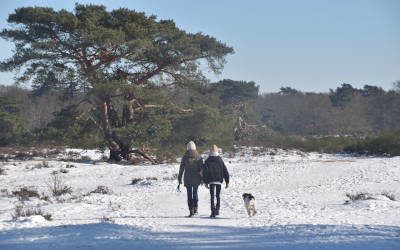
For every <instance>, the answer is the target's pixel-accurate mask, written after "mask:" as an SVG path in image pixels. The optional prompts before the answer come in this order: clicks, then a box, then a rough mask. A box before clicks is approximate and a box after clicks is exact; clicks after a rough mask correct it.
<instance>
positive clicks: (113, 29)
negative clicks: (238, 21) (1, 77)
mask: <svg viewBox="0 0 400 250" xmlns="http://www.w3.org/2000/svg"><path fill="white" fill-rule="evenodd" d="M8 22H9V23H10V24H12V26H11V28H10V29H4V30H3V31H2V32H1V33H0V36H1V37H2V38H4V39H6V40H8V41H11V42H13V43H14V44H15V50H14V54H13V56H12V57H11V58H9V59H8V60H5V61H3V62H1V64H0V70H2V71H11V70H16V69H17V70H19V75H18V78H17V79H18V81H21V82H29V83H31V84H33V86H34V88H36V89H40V88H46V89H48V88H56V89H64V90H68V91H69V92H73V91H78V92H80V93H82V92H84V93H85V94H86V98H85V100H86V101H87V102H88V103H90V105H92V107H93V109H92V112H91V113H92V114H93V116H92V118H93V121H94V122H95V123H96V124H97V125H98V128H99V129H100V131H101V133H102V135H103V137H104V141H105V142H106V144H107V146H108V147H109V148H110V152H111V153H110V158H111V159H114V160H120V159H122V158H129V155H130V154H131V153H132V152H134V153H135V152H136V153H143V152H140V151H137V150H136V151H135V150H133V149H132V146H133V145H135V142H134V141H133V142H132V140H130V141H129V142H126V141H125V140H123V139H121V138H120V135H121V134H124V133H123V132H122V133H121V131H124V128H127V127H129V126H130V128H132V127H133V128H139V127H140V122H141V119H143V116H142V115H135V114H137V113H141V112H144V110H146V109H147V108H155V107H159V105H154V104H151V103H147V102H146V100H148V99H146V98H143V95H140V94H139V92H140V93H148V92H149V91H153V92H159V91H161V87H166V86H172V85H184V84H187V83H189V82H190V83H193V82H196V80H199V79H203V78H204V75H203V74H202V72H201V71H200V70H199V65H200V64H206V65H208V67H209V68H210V69H211V70H212V71H214V72H215V73H219V72H220V71H221V70H222V68H223V65H224V63H225V56H226V55H227V54H230V53H233V49H232V48H231V47H229V46H227V45H226V44H224V43H222V42H220V41H218V40H216V39H215V38H213V37H210V36H208V35H204V34H202V33H196V34H192V33H188V32H186V31H183V30H181V29H179V28H178V27H176V25H175V23H174V22H173V21H172V20H158V19H157V18H156V17H155V16H147V15H145V14H144V13H141V12H136V11H134V10H129V9H125V8H120V9H116V10H112V11H107V10H106V8H105V7H104V6H100V5H80V4H77V5H76V6H75V10H74V11H73V12H69V11H67V10H59V11H57V10H54V9H52V8H45V7H24V8H19V9H16V10H15V13H13V14H10V15H9V18H8ZM189 85H192V84H189ZM115 99H118V100H119V103H123V108H122V109H121V114H116V109H115V108H114V103H115V102H116V101H114V100H115ZM129 131H130V132H132V130H129ZM125 133H126V131H125ZM136 146H137V145H136Z"/></svg>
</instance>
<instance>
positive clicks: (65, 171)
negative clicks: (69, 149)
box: [60, 168, 69, 174]
mask: <svg viewBox="0 0 400 250" xmlns="http://www.w3.org/2000/svg"><path fill="white" fill-rule="evenodd" d="M68 172H69V171H68V169H65V168H62V169H60V173H63V174H67V173H68Z"/></svg>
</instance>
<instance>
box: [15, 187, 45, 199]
mask: <svg viewBox="0 0 400 250" xmlns="http://www.w3.org/2000/svg"><path fill="white" fill-rule="evenodd" d="M12 194H13V195H15V196H17V197H18V200H20V201H26V200H29V198H30V197H36V198H39V197H40V196H39V194H38V192H37V191H36V190H33V189H29V188H28V187H22V188H20V189H19V190H16V191H13V192H12Z"/></svg>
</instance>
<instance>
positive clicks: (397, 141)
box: [344, 131, 400, 156]
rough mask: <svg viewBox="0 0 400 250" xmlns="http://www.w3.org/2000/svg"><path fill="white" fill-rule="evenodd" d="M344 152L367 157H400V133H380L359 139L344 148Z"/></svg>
mask: <svg viewBox="0 0 400 250" xmlns="http://www.w3.org/2000/svg"><path fill="white" fill-rule="evenodd" d="M344 151H346V152H349V153H356V154H367V155H387V156H398V155H400V131H394V132H386V133H382V134H380V135H378V136H376V137H367V138H365V139H361V140H359V141H357V142H356V143H353V144H351V145H349V146H347V147H345V148H344Z"/></svg>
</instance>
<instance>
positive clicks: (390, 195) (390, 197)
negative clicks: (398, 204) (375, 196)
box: [381, 191, 396, 201]
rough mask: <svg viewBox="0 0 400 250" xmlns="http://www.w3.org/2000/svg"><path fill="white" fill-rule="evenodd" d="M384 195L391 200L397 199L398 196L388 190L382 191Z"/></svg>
mask: <svg viewBox="0 0 400 250" xmlns="http://www.w3.org/2000/svg"><path fill="white" fill-rule="evenodd" d="M381 194H382V195H383V196H386V197H387V198H388V199H389V200H391V201H396V197H395V196H394V194H392V193H389V192H387V191H383V192H382V193H381Z"/></svg>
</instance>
